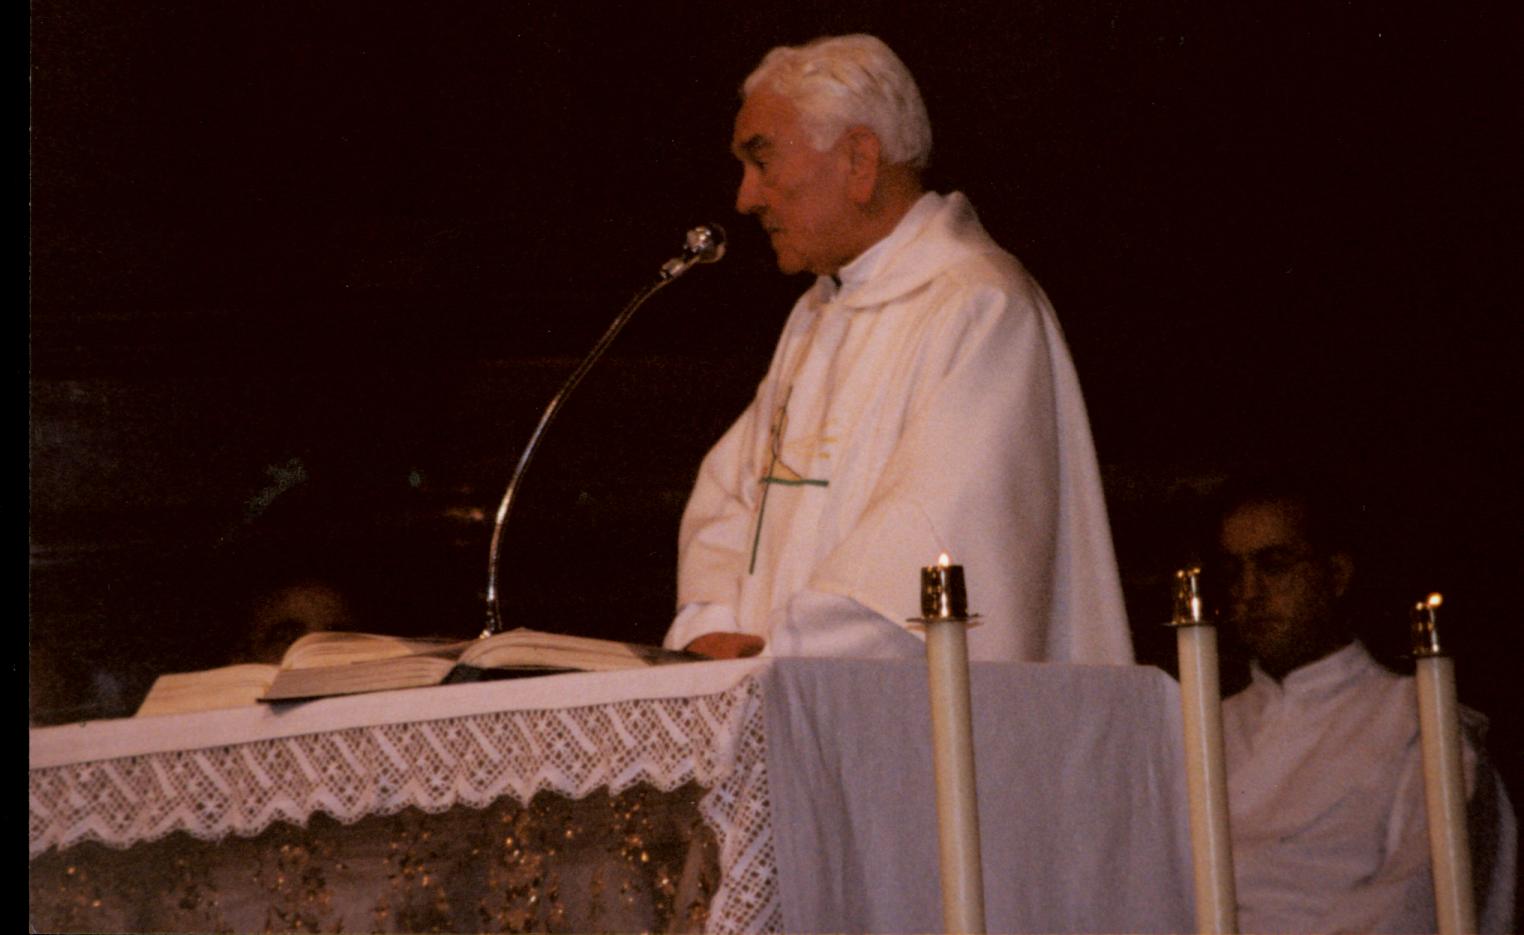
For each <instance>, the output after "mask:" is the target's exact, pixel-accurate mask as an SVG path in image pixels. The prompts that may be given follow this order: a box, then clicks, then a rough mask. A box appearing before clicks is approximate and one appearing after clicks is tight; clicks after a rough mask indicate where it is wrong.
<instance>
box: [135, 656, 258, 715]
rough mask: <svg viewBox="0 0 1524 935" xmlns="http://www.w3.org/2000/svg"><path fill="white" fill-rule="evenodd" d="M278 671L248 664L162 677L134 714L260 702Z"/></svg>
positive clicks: (210, 708) (174, 673) (177, 711)
mask: <svg viewBox="0 0 1524 935" xmlns="http://www.w3.org/2000/svg"><path fill="white" fill-rule="evenodd" d="M277 671H279V670H278V669H277V668H276V667H275V666H272V665H260V664H257V663H246V664H244V665H234V666H223V667H221V668H218V669H206V670H203V671H201V672H172V673H169V674H167V675H161V676H159V677H158V678H157V679H156V680H155V681H154V683H153V687H152V688H150V689H149V690H148V695H147V697H145V698H144V699H143V703H142V704H141V705H139V706H138V710H137V713H136V714H134V715H133V716H134V717H146V716H150V715H155V714H179V713H182V712H187V711H215V710H217V709H219V708H239V707H243V706H245V705H252V704H255V703H256V702H258V701H259V698H260V696H261V695H263V694H264V693H265V690H266V689H267V688H269V686H270V684H271V683H272V682H273V681H274V680H275V673H276V672H277Z"/></svg>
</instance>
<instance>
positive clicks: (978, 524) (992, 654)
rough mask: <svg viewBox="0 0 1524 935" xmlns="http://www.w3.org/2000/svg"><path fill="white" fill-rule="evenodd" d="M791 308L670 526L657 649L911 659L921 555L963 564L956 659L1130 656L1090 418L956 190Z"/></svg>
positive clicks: (926, 203)
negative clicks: (670, 590)
mask: <svg viewBox="0 0 1524 935" xmlns="http://www.w3.org/2000/svg"><path fill="white" fill-rule="evenodd" d="M839 280H840V284H839V285H838V284H837V282H836V281H835V280H833V279H831V278H830V277H822V278H820V279H819V280H817V282H816V283H815V285H814V287H813V288H811V289H810V290H809V291H808V292H806V293H805V294H804V296H803V297H801V298H800V299H799V301H798V303H797V304H796V305H795V307H794V310H793V312H792V314H791V315H790V317H789V320H788V323H787V325H786V326H785V327H784V331H783V336H782V338H781V340H780V341H779V344H778V348H777V350H776V352H775V353H774V356H773V361H772V365H771V367H770V369H769V371H768V374H767V376H766V377H765V378H764V379H763V381H762V383H761V385H760V387H759V388H758V390H757V395H756V397H755V399H754V400H753V402H752V404H751V406H749V407H748V408H747V410H746V411H745V412H744V413H743V414H742V416H741V417H740V419H738V420H737V421H736V423H735V424H734V425H733V426H731V428H730V430H729V431H728V432H727V433H726V434H725V436H724V437H723V438H722V439H721V440H720V441H719V443H718V444H717V445H716V446H715V447H714V449H713V450H711V451H710V453H709V455H708V456H707V457H706V458H705V460H704V463H703V465H702V467H701V468H700V471H699V477H698V479H697V481H696V483H695V485H694V489H693V494H692V496H691V497H690V499H689V502H688V507H687V510H686V511H685V513H684V516H683V523H682V529H681V532H680V535H679V571H678V603H679V607H680V612H679V614H678V618H677V620H676V621H675V622H674V624H673V626H672V629H671V630H670V631H669V632H668V635H667V640H666V643H667V645H669V646H682V645H685V644H686V643H687V642H688V641H689V640H692V639H693V638H694V637H697V636H699V635H701V634H703V633H707V632H712V631H717V630H732V631H734V630H739V631H742V632H746V633H753V634H757V635H760V636H762V637H764V638H765V639H767V640H768V644H769V646H768V651H769V652H771V653H773V654H776V655H854V656H864V655H866V656H875V655H899V654H905V653H908V652H918V651H919V645H920V644H919V643H918V642H916V641H915V639H914V638H913V637H911V636H910V635H909V633H910V631H909V630H908V629H907V628H906V625H905V621H906V619H907V618H910V617H915V616H919V611H920V591H919V588H920V569H921V567H922V566H925V565H930V564H933V563H935V562H936V560H937V557H938V555H940V554H942V553H944V552H945V553H947V554H948V556H949V557H950V558H951V560H952V561H953V562H954V563H957V564H960V565H963V566H964V570H965V576H966V580H967V582H968V591H969V603H970V610H971V611H973V612H975V613H978V614H980V615H981V618H982V622H981V624H980V625H978V626H976V627H974V628H973V629H972V630H970V632H969V647H970V652H971V655H972V656H973V658H975V659H983V660H1034V661H1035V660H1046V659H1052V660H1063V661H1072V662H1099V663H1128V662H1131V661H1132V648H1131V640H1130V637H1129V634H1128V630H1127V623H1126V618H1125V613H1124V610H1123V606H1122V598H1121V587H1120V584H1119V581H1118V577H1117V571H1116V560H1115V557H1114V554H1113V552H1112V545H1111V533H1110V528H1109V526H1108V523H1107V519H1106V509H1105V503H1104V501H1103V499H1102V496H1101V485H1100V477H1099V471H1098V468H1097V465H1096V460H1095V451H1094V447H1093V445H1092V442H1091V438H1090V427H1089V422H1088V419H1087V417H1086V414H1085V407H1084V402H1083V399H1082V398H1081V396H1080V389H1079V383H1078V380H1077V378H1076V376H1075V373H1074V367H1073V364H1072V363H1071V361H1070V359H1069V354H1068V350H1067V348H1066V347H1065V345H1064V340H1063V335H1062V333H1061V332H1060V330H1059V327H1058V322H1057V320H1056V319H1055V318H1054V316H1053V311H1052V309H1051V308H1050V306H1049V305H1048V302H1047V298H1046V297H1045V296H1044V295H1043V293H1042V291H1041V289H1040V288H1039V287H1038V286H1037V284H1036V283H1035V282H1034V281H1033V280H1032V279H1031V277H1030V276H1029V275H1028V274H1027V273H1026V271H1025V270H1024V269H1023V268H1022V267H1021V265H1020V264H1019V263H1018V262H1017V261H1016V260H1015V258H1014V257H1012V256H1011V255H1010V254H1008V253H1006V252H1004V251H1003V250H1001V249H1000V247H999V246H998V245H996V244H995V243H994V241H993V240H991V239H990V237H989V235H988V234H986V233H985V232H984V230H983V228H982V227H981V226H980V225H979V222H978V219H977V218H976V217H975V215H974V212H973V209H972V208H971V207H970V206H969V204H968V202H967V200H966V199H964V198H963V196H962V195H959V194H952V195H948V196H946V197H943V196H940V195H936V194H927V195H925V196H923V197H922V199H921V200H920V201H918V202H917V203H916V205H915V206H914V207H913V208H912V209H911V211H910V212H909V213H908V214H907V215H906V216H905V218H904V219H903V220H902V221H901V222H900V224H899V226H898V227H896V229H895V230H894V232H893V233H891V234H890V235H889V236H888V237H886V238H885V239H884V240H882V241H880V242H879V243H877V244H876V245H874V246H873V247H872V248H870V249H869V250H868V251H867V252H865V253H864V254H863V255H862V256H860V257H858V258H857V259H856V260H854V261H853V262H852V263H850V264H849V265H848V266H846V267H845V268H843V269H842V270H841V272H840V274H839Z"/></svg>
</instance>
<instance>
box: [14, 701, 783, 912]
mask: <svg viewBox="0 0 1524 935" xmlns="http://www.w3.org/2000/svg"><path fill="white" fill-rule="evenodd" d="M762 708H763V706H762V703H761V688H760V687H759V684H758V680H757V679H756V678H754V677H748V678H746V679H744V680H742V681H741V682H740V683H738V684H737V685H736V686H735V687H734V688H732V689H730V690H728V691H725V692H720V693H717V694H712V695H704V696H698V697H688V698H669V699H645V700H631V701H621V702H616V703H611V704H604V705H597V706H590V707H586V708H569V709H560V710H537V711H503V712H494V713H488V714H478V715H470V716H464V717H454V718H444V719H440V720H433V721H424V722H418V723H404V724H388V725H380V726H374V727H363V728H350V729H343V730H336V731H331V732H323V733H315V734H308V735H303V736H297V737H285V738H280V739H273V740H260V741H253V742H249V743H242V744H230V745H225V746H217V747H209V748H206V749H200V750H192V751H177V752H169V753H156V754H146V755H141V756H128V757H122V758H119V759H111V760H101V761H96V762H89V763H80V764H70V765H66V766H56V767H45V768H38V769H33V770H31V771H30V772H29V777H28V825H29V827H28V846H29V854H30V856H31V857H32V858H36V857H37V856H38V855H40V854H43V853H44V852H46V851H48V850H50V849H53V848H58V849H60V850H63V849H66V848H69V847H72V846H74V845H77V844H80V843H81V842H86V841H94V842H99V843H101V844H104V845H107V846H109V847H112V848H128V847H131V846H133V845H136V844H140V843H144V842H150V841H156V840H158V839H160V838H163V837H165V836H166V835H169V834H171V833H172V832H176V831H183V832H186V833H187V834H189V835H191V836H193V837H195V838H199V839H201V840H207V841H213V840H218V839H221V838H224V837H227V836H229V835H237V836H239V837H252V836H255V835H258V834H260V833H261V832H263V831H264V830H265V829H267V828H269V827H270V826H271V825H272V824H274V823H276V822H288V823H291V824H295V825H301V826H305V825H307V823H308V821H309V819H311V818H312V817H313V816H315V815H318V814H324V815H328V816H331V817H332V818H334V819H336V820H338V821H339V822H342V823H345V824H350V823H354V822H356V821H359V820H360V819H362V818H365V817H368V816H376V815H394V814H397V813H399V812H402V811H403V810H404V809H409V808H416V809H419V810H421V811H423V812H429V813H440V812H444V811H447V810H449V809H452V808H455V807H457V806H469V807H472V808H478V809H480V808H485V807H487V806H489V805H490V804H491V803H493V802H494V801H495V800H498V799H500V798H503V797H508V798H510V799H512V800H513V801H515V802H517V803H519V804H521V805H527V804H528V803H529V802H530V800H531V799H533V798H534V796H535V795H536V793H540V792H549V793H554V794H556V795H561V796H566V797H568V798H572V799H581V798H584V797H586V796H588V795H589V794H591V793H593V792H606V793H607V794H609V795H618V794H620V793H622V792H624V791H626V790H628V789H630V788H632V787H634V786H636V785H640V784H644V785H649V786H651V787H653V788H655V789H658V790H661V791H664V792H670V791H672V790H675V789H678V788H679V787H681V786H683V785H685V784H688V783H694V784H697V785H698V786H700V787H702V788H703V789H704V790H706V791H705V792H704V793H703V795H702V797H701V799H700V801H699V805H698V808H699V813H700V814H701V815H702V816H703V819H704V821H705V823H706V824H707V825H708V826H709V827H710V829H711V830H712V831H713V832H714V835H715V841H716V845H717V848H718V852H719V865H720V879H719V881H718V883H717V885H716V889H715V893H714V898H713V901H712V903H711V905H710V909H709V915H708V921H707V926H706V927H707V929H708V930H709V931H714V932H757V931H778V930H780V929H781V927H782V912H781V908H780V905H779V895H778V879H777V866H776V859H775V855H774V850H773V840H772V829H771V813H770V805H769V798H768V788H767V756H766V737H765V734H764V727H763V711H762Z"/></svg>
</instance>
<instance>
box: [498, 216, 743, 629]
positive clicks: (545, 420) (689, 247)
mask: <svg viewBox="0 0 1524 935" xmlns="http://www.w3.org/2000/svg"><path fill="white" fill-rule="evenodd" d="M724 255H725V228H723V227H721V226H720V225H718V224H704V225H700V226H698V227H695V228H693V229H692V230H690V231H688V236H687V237H686V238H685V239H684V241H683V249H682V252H681V253H679V254H678V255H677V256H675V257H673V258H672V259H670V260H668V261H667V262H666V263H664V264H662V268H661V273H660V274H659V275H658V276H657V277H656V281H655V282H652V283H651V284H650V285H647V286H645V287H644V288H642V289H641V290H640V291H639V292H637V293H635V298H633V299H631V300H630V304H628V305H626V306H625V307H624V311H622V312H620V313H619V315H618V316H617V317H616V318H615V319H614V321H613V324H611V325H609V327H608V330H607V331H605V332H604V333H603V337H601V338H599V339H598V343H597V344H595V345H593V349H592V350H591V351H589V352H588V354H587V356H586V357H584V358H583V359H582V363H580V364H578V365H577V369H576V370H573V371H572V373H571V376H569V377H567V378H566V382H565V383H564V384H562V385H561V389H560V390H559V391H558V392H557V393H556V395H555V396H554V397H552V398H551V400H550V405H548V406H546V407H545V412H544V413H542V414H541V416H540V421H539V424H537V425H536V426H535V428H534V431H533V432H531V433H530V435H529V443H528V444H526V445H525V446H524V451H523V453H522V454H520V455H519V463H518V465H517V466H515V467H514V469H513V477H512V478H510V479H509V481H508V489H507V490H505V491H503V499H502V502H501V503H499V504H498V507H497V520H496V522H494V523H493V524H492V542H491V544H490V545H489V546H488V549H487V552H488V554H487V595H486V597H487V625H486V627H485V628H483V630H482V632H481V638H485V637H488V636H491V635H493V634H494V633H501V632H502V630H503V614H502V608H501V603H502V600H501V596H500V595H499V594H498V580H497V579H498V574H497V571H498V555H499V551H500V549H501V546H502V541H503V527H504V526H506V525H507V523H508V512H509V510H511V509H512V508H513V501H514V496H515V495H516V494H517V493H518V489H519V484H520V483H521V482H522V481H523V480H524V472H525V471H527V470H528V469H529V462H530V461H531V460H532V459H533V458H534V453H535V450H536V449H537V448H539V446H540V438H541V437H542V436H543V435H544V434H545V429H546V427H547V426H549V425H550V423H551V420H553V419H554V418H555V417H556V413H558V412H560V411H561V406H562V405H563V404H565V402H566V399H567V397H569V396H570V395H571V393H572V390H574V389H576V388H577V384H579V383H581V382H582V378H583V377H585V376H587V372H588V371H589V370H591V369H593V364H595V363H597V362H598V358H600V357H602V356H603V352H604V351H606V350H608V347H609V345H610V344H612V343H613V342H614V338H615V337H616V336H617V335H618V334H619V332H620V331H621V330H623V328H624V326H625V323H626V322H628V321H629V320H630V316H632V315H634V314H635V311H636V309H638V308H640V307H641V306H642V305H644V304H645V302H646V300H647V299H649V298H650V297H651V296H653V295H655V294H656V293H658V292H660V291H661V289H662V287H664V286H666V285H667V284H668V283H670V282H672V280H674V279H676V278H677V277H679V276H681V275H682V274H684V273H686V272H687V271H688V270H689V269H690V268H691V267H692V266H693V265H694V264H695V263H713V262H715V261H716V260H718V259H720V257H723V256H724Z"/></svg>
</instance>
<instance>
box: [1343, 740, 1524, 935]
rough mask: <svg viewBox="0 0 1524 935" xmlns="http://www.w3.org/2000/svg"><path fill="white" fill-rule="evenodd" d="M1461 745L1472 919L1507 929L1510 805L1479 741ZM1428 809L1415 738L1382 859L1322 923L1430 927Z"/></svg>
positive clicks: (1513, 843) (1351, 928)
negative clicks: (1467, 800)
mask: <svg viewBox="0 0 1524 935" xmlns="http://www.w3.org/2000/svg"><path fill="white" fill-rule="evenodd" d="M1462 749H1463V752H1464V756H1463V768H1464V772H1465V783H1466V788H1467V794H1468V796H1469V807H1468V816H1467V831H1468V835H1469V839H1470V844H1471V854H1472V868H1471V869H1472V882H1473V884H1474V887H1473V889H1474V896H1475V899H1476V903H1475V907H1476V919H1477V925H1478V929H1479V930H1480V931H1482V932H1506V931H1509V930H1510V926H1511V923H1512V915H1513V902H1514V878H1513V876H1514V870H1515V865H1516V864H1515V861H1516V848H1517V827H1516V825H1515V821H1514V815H1513V810H1512V808H1511V807H1510V805H1509V802H1508V797H1507V793H1506V792H1504V791H1503V790H1502V786H1501V783H1500V781H1499V779H1498V777H1497V775H1496V773H1495V772H1494V771H1493V770H1492V769H1491V767H1490V766H1489V765H1488V763H1487V761H1486V759H1485V757H1484V756H1482V755H1480V753H1479V751H1481V750H1482V749H1483V748H1482V747H1481V745H1480V737H1479V736H1475V735H1473V736H1472V737H1470V738H1468V741H1467V743H1465V744H1464V746H1463V748H1462ZM1427 815H1428V812H1427V807H1426V805H1425V802H1424V774H1423V758H1422V756H1421V755H1419V751H1418V742H1417V740H1416V738H1415V741H1414V748H1413V751H1412V755H1411V756H1409V757H1407V758H1406V763H1405V764H1404V767H1403V773H1402V778H1401V781H1400V783H1399V785H1398V793H1397V796H1396V799H1395V802H1394V807H1393V811H1392V814H1391V821H1390V824H1389V825H1388V827H1387V830H1386V836H1385V837H1386V849H1385V854H1384V856H1383V860H1382V863H1381V866H1380V867H1379V868H1378V869H1377V870H1376V872H1375V873H1374V874H1372V875H1371V877H1370V878H1369V879H1367V880H1365V881H1362V883H1361V884H1360V885H1359V886H1357V887H1356V888H1355V889H1354V890H1353V891H1352V892H1350V893H1349V894H1347V895H1346V896H1345V897H1343V898H1341V899H1340V900H1339V902H1338V904H1337V905H1336V906H1334V907H1332V909H1331V911H1330V914H1329V917H1328V918H1327V919H1325V920H1324V923H1325V924H1324V926H1323V928H1322V930H1323V931H1329V932H1394V931H1414V932H1431V931H1433V930H1434V929H1433V926H1434V925H1435V924H1436V918H1435V914H1434V877H1433V874H1432V870H1431V857H1430V849H1429V837H1428V817H1427Z"/></svg>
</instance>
